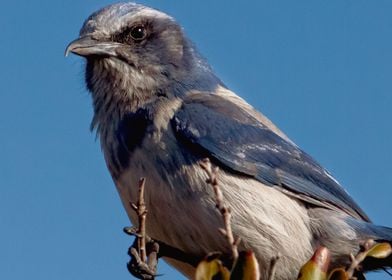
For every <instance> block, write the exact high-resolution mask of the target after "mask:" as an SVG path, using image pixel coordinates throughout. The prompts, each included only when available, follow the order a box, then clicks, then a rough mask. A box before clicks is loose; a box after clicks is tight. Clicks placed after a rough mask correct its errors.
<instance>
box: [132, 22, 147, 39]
mask: <svg viewBox="0 0 392 280" xmlns="http://www.w3.org/2000/svg"><path fill="white" fill-rule="evenodd" d="M130 35H131V37H132V39H133V40H135V41H142V40H143V39H144V38H146V36H147V32H146V29H145V28H144V26H143V25H136V26H134V27H132V29H131V33H130Z"/></svg>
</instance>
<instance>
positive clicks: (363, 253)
mask: <svg viewBox="0 0 392 280" xmlns="http://www.w3.org/2000/svg"><path fill="white" fill-rule="evenodd" d="M375 244H376V242H375V241H374V240H372V239H369V240H366V241H365V243H364V244H363V245H362V246H361V250H360V251H359V253H358V254H357V255H356V256H354V255H353V254H350V259H351V264H350V266H349V268H348V269H347V270H346V273H347V277H348V279H354V277H353V276H354V273H355V271H356V270H359V267H360V264H361V263H362V262H363V261H364V260H365V258H366V257H367V254H368V253H369V251H370V250H371V249H372V248H373V246H374V245H375Z"/></svg>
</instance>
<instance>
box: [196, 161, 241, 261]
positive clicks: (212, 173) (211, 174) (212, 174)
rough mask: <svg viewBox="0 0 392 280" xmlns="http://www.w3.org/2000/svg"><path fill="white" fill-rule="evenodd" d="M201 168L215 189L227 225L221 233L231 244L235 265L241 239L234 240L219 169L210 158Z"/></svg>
mask: <svg viewBox="0 0 392 280" xmlns="http://www.w3.org/2000/svg"><path fill="white" fill-rule="evenodd" d="M200 166H201V167H202V168H203V170H204V171H205V172H206V173H207V176H208V179H207V183H208V184H210V185H211V186H212V187H213V189H214V193H215V203H216V208H218V210H219V212H220V213H221V215H222V218H223V222H224V225H225V228H224V229H222V228H221V229H220V232H221V233H222V234H223V235H224V236H225V237H226V239H227V242H228V243H229V244H230V248H231V254H232V256H233V264H235V263H236V261H237V259H238V244H239V242H240V239H239V238H237V239H235V238H234V235H233V232H232V229H231V210H230V208H229V207H227V206H226V205H225V204H224V202H223V194H222V191H221V189H220V186H219V182H218V178H217V174H218V170H219V168H218V167H212V165H211V162H210V160H209V159H208V158H207V159H204V160H203V161H202V162H201V163H200Z"/></svg>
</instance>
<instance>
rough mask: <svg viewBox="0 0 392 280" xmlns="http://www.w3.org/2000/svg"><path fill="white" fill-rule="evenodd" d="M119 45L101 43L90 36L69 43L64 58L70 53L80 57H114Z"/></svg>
mask: <svg viewBox="0 0 392 280" xmlns="http://www.w3.org/2000/svg"><path fill="white" fill-rule="evenodd" d="M119 45H120V44H119V43H114V42H101V41H98V40H96V39H93V38H92V37H90V36H83V37H80V38H78V39H76V40H74V41H72V42H71V43H69V45H68V46H67V48H66V49H65V56H68V54H69V53H70V52H72V53H74V54H76V55H80V56H90V55H100V56H116V55H117V53H116V48H117V47H118V46H119Z"/></svg>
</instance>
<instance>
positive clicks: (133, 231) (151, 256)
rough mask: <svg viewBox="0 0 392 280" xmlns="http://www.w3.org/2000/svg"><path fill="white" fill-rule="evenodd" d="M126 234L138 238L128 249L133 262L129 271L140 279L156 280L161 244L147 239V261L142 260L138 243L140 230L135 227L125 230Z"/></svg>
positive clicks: (129, 265) (130, 263) (128, 266)
mask: <svg viewBox="0 0 392 280" xmlns="http://www.w3.org/2000/svg"><path fill="white" fill-rule="evenodd" d="M124 232H125V233H126V234H129V235H132V236H136V239H135V241H134V243H133V244H132V246H131V247H129V249H128V255H129V256H130V257H131V260H130V261H129V262H128V263H127V268H128V271H129V272H130V273H131V274H132V275H133V276H135V277H136V278H138V279H143V280H147V279H155V277H156V276H157V275H156V271H157V264H158V253H159V244H158V242H155V241H154V240H152V239H151V238H149V237H146V248H145V249H146V255H147V259H146V260H142V258H141V254H140V248H139V245H138V244H139V243H138V233H137V232H138V229H137V228H134V227H126V228H124Z"/></svg>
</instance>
